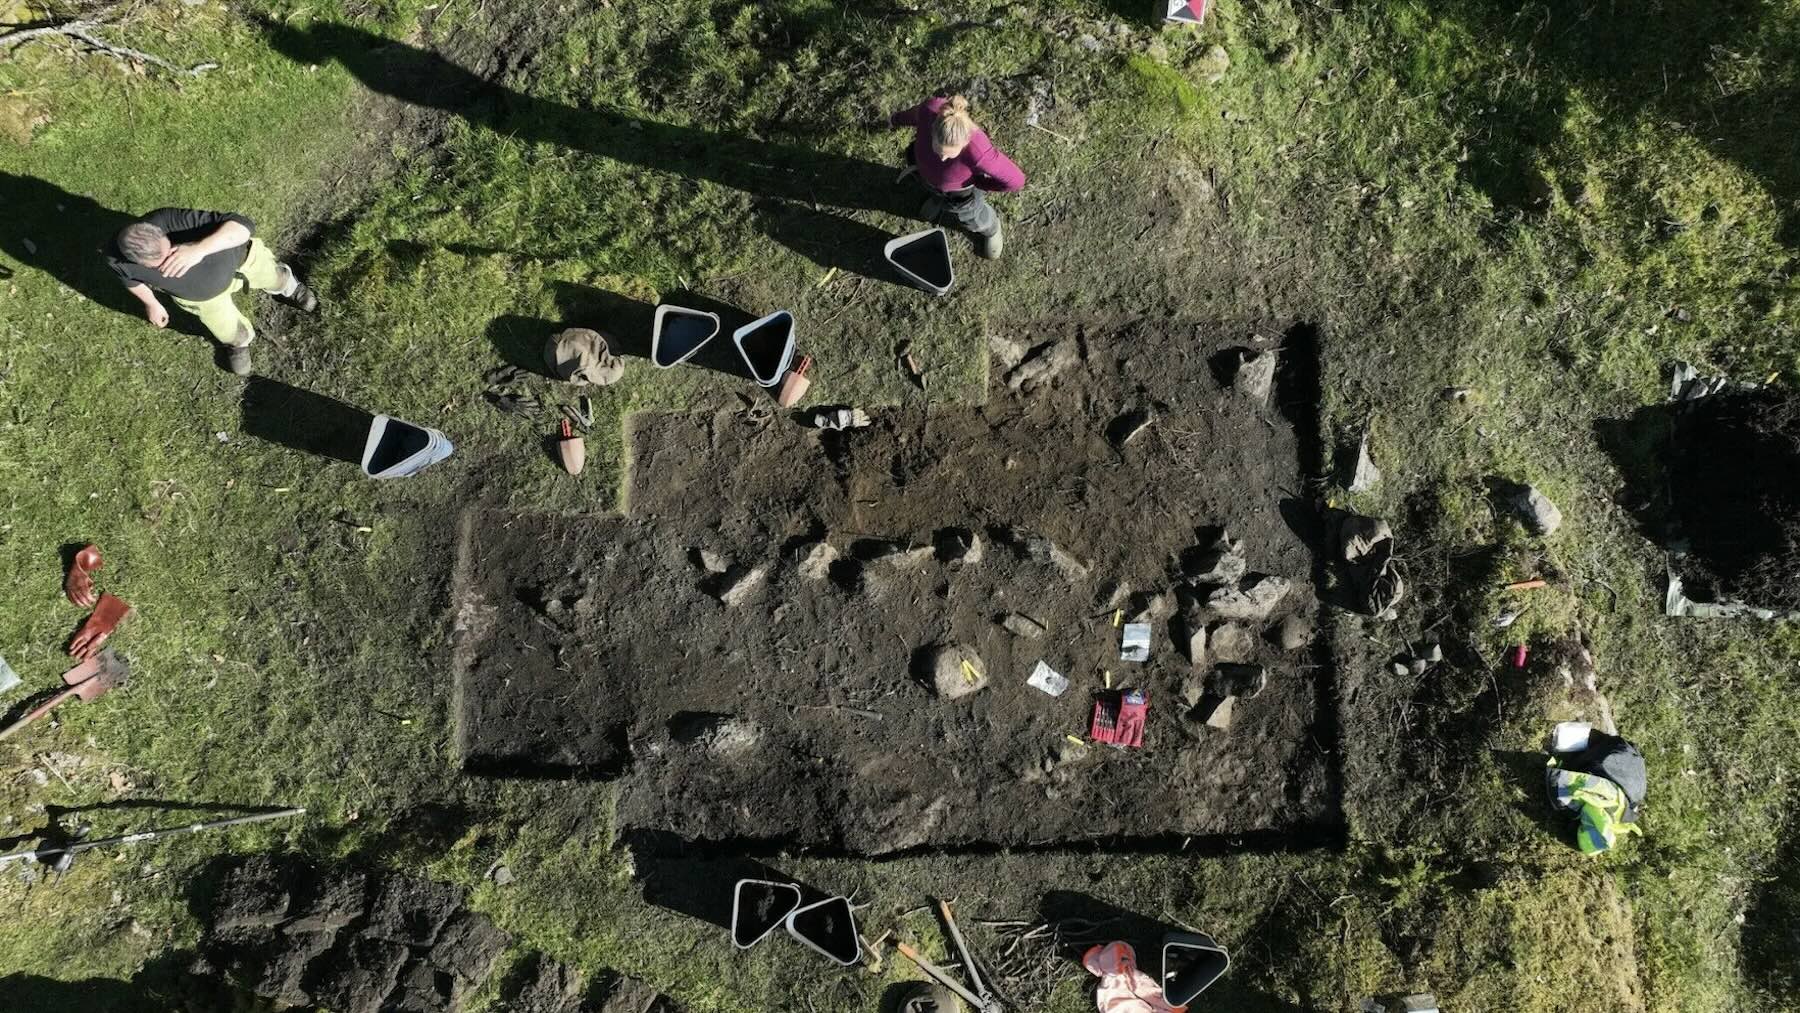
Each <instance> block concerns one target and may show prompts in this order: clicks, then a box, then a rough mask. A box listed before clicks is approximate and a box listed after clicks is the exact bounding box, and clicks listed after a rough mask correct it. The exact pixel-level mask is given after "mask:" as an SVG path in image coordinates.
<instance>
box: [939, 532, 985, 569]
mask: <svg viewBox="0 0 1800 1013" xmlns="http://www.w3.org/2000/svg"><path fill="white" fill-rule="evenodd" d="M931 541H932V544H933V545H934V546H935V547H936V552H937V557H938V558H939V559H941V560H943V561H944V562H945V563H947V564H949V565H952V566H973V565H975V564H976V563H979V562H981V560H982V558H983V556H984V555H985V554H986V553H985V550H984V549H983V548H982V544H981V536H980V535H978V534H976V533H975V532H974V531H973V530H972V529H970V528H939V529H938V530H937V532H936V533H935V534H933V535H932V537H931Z"/></svg>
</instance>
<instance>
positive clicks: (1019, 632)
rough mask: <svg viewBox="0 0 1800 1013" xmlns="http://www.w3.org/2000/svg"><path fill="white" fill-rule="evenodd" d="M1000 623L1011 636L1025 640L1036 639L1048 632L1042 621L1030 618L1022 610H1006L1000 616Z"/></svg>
mask: <svg viewBox="0 0 1800 1013" xmlns="http://www.w3.org/2000/svg"><path fill="white" fill-rule="evenodd" d="M1000 625H1001V626H1004V627H1005V628H1006V632H1008V633H1011V634H1012V635H1013V636H1015V637H1024V638H1026V639H1027V640H1036V639H1038V638H1039V637H1041V636H1043V635H1044V634H1046V633H1048V632H1050V631H1049V630H1048V629H1046V628H1045V626H1044V624H1043V623H1040V622H1038V621H1037V620H1036V619H1033V618H1031V617H1030V616H1028V615H1026V614H1024V613H1023V612H1008V613H1007V614H1006V615H1005V616H1004V617H1003V618H1001V620H1000Z"/></svg>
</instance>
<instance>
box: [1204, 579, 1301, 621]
mask: <svg viewBox="0 0 1800 1013" xmlns="http://www.w3.org/2000/svg"><path fill="white" fill-rule="evenodd" d="M1292 586H1293V585H1292V582H1290V581H1289V580H1288V579H1287V578H1286V577H1273V576H1268V575H1262V576H1257V577H1252V578H1248V579H1246V580H1245V581H1243V582H1241V583H1239V584H1238V586H1236V587H1221V588H1218V589H1217V590H1215V591H1213V592H1212V594H1210V595H1209V596H1207V599H1206V608H1207V610H1208V611H1210V612H1212V614H1213V615H1215V616H1218V617H1219V618H1220V619H1241V620H1244V621H1245V622H1255V623H1260V622H1262V621H1264V620H1266V619H1268V618H1269V614H1270V613H1272V612H1274V611H1275V607H1276V606H1277V605H1280V604H1281V600H1282V599H1283V598H1285V597H1287V593H1288V589H1289V588H1290V587H1292Z"/></svg>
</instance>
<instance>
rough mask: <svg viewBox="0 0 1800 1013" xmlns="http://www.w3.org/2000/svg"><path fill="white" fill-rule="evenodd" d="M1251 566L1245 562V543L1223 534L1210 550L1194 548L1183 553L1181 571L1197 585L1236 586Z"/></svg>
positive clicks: (1229, 534) (1225, 533)
mask: <svg viewBox="0 0 1800 1013" xmlns="http://www.w3.org/2000/svg"><path fill="white" fill-rule="evenodd" d="M1248 569H1249V564H1248V563H1247V562H1246V561H1245V560H1244V543H1243V542H1242V541H1239V540H1237V539H1234V538H1232V537H1231V533H1230V532H1222V533H1221V534H1220V535H1219V538H1218V540H1217V541H1215V542H1213V544H1212V545H1211V547H1209V548H1198V547H1196V548H1192V549H1189V550H1187V551H1186V552H1184V553H1182V559H1181V570H1182V572H1183V573H1184V574H1186V575H1187V578H1188V580H1190V581H1193V582H1194V583H1196V584H1235V583H1237V582H1238V581H1239V580H1241V579H1243V576H1244V573H1245V571H1247V570H1248Z"/></svg>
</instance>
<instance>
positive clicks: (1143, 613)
mask: <svg viewBox="0 0 1800 1013" xmlns="http://www.w3.org/2000/svg"><path fill="white" fill-rule="evenodd" d="M1133 603H1134V606H1135V607H1134V608H1133V609H1132V612H1131V621H1132V622H1134V623H1154V622H1156V621H1158V620H1161V619H1167V618H1169V617H1170V616H1172V615H1174V614H1175V599H1174V597H1173V596H1171V595H1169V594H1168V593H1167V592H1162V593H1158V594H1142V595H1138V596H1137V598H1135V599H1133Z"/></svg>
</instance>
